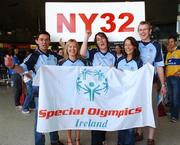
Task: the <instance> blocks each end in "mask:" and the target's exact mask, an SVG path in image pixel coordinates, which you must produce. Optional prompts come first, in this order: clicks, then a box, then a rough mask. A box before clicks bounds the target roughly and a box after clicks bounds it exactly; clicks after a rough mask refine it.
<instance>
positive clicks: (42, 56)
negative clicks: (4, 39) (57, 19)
mask: <svg viewBox="0 0 180 145" xmlns="http://www.w3.org/2000/svg"><path fill="white" fill-rule="evenodd" d="M151 32H152V27H151V24H150V23H149V22H146V21H142V22H140V24H139V26H138V33H139V35H140V38H141V41H140V42H139V43H138V42H137V41H136V39H135V38H133V37H127V38H126V39H125V40H124V42H123V48H124V54H123V56H122V55H121V54H120V53H119V54H116V53H115V52H114V51H111V50H110V49H109V47H108V46H109V41H108V38H107V36H106V34H105V33H103V32H98V33H97V34H96V35H95V39H94V40H95V44H96V46H97V49H91V50H89V49H88V40H89V38H90V36H91V32H86V33H85V37H84V40H83V43H82V45H81V48H80V47H79V44H78V42H77V41H76V40H75V39H69V40H68V41H67V42H66V45H65V54H64V58H65V59H62V60H61V61H60V62H58V61H57V58H56V57H55V56H54V54H52V52H50V51H49V50H48V47H49V45H50V34H49V33H48V32H46V31H41V32H40V33H39V34H38V35H37V38H36V40H35V42H36V44H37V45H38V48H37V49H36V51H35V52H34V53H32V54H31V55H29V56H28V57H27V58H26V59H25V60H24V62H23V63H22V64H20V65H16V64H15V63H14V61H13V58H12V57H11V56H8V55H7V56H6V57H5V65H6V66H7V67H8V68H11V69H13V70H14V71H15V72H16V73H19V74H23V73H24V72H26V71H32V78H34V76H35V74H36V72H37V71H38V69H39V68H40V67H41V66H42V65H57V64H58V65H62V66H84V65H86V63H85V62H84V61H83V58H84V59H87V58H88V59H89V61H90V64H91V65H92V66H109V67H113V66H114V67H116V68H117V69H120V70H121V71H123V70H129V71H135V70H137V69H139V68H140V67H142V66H143V64H146V63H150V64H152V65H153V66H154V67H155V75H154V81H153V91H152V104H153V105H152V108H153V113H154V118H155V122H156V127H157V126H158V121H157V117H158V116H157V102H156V96H157V90H156V89H157V81H156V77H159V80H160V83H161V90H160V92H161V93H162V95H165V94H166V91H167V90H166V84H165V76H164V70H163V66H164V60H163V55H162V50H161V47H160V44H159V43H158V42H157V41H153V40H151V39H150V36H151ZM117 47H120V46H117ZM117 49H118V48H117ZM178 71H180V70H178ZM170 82H171V81H170ZM38 89H39V88H38V87H37V86H33V89H32V90H33V96H34V99H35V107H36V113H35V130H34V134H35V145H45V135H44V134H43V133H39V132H37V131H36V127H37V115H38V114H37V113H38V112H37V109H38V95H39V94H38ZM172 117H173V116H172ZM176 119H178V118H176ZM148 130H149V133H148V139H147V145H155V141H154V135H155V128H152V127H148ZM71 132H72V131H71V130H67V143H66V144H67V145H73V144H74V141H75V145H80V131H79V130H76V131H75V140H73V139H72V137H71ZM136 138H139V139H142V138H143V134H142V129H141V128H136V129H133V128H132V129H126V130H119V131H118V141H117V144H118V145H134V144H135V140H136ZM50 140H51V145H63V143H62V142H60V141H59V136H58V132H57V131H55V132H50ZM91 145H107V142H106V132H105V131H96V130H93V131H91Z"/></svg>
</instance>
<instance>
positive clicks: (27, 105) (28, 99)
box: [23, 80, 34, 111]
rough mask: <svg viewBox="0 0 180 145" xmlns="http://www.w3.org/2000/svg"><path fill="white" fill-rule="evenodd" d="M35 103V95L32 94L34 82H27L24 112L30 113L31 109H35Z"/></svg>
mask: <svg viewBox="0 0 180 145" xmlns="http://www.w3.org/2000/svg"><path fill="white" fill-rule="evenodd" d="M33 103H34V100H33V94H32V81H31V80H30V81H28V82H26V97H25V101H24V104H23V110H24V111H28V110H29V108H33V106H32V104H33Z"/></svg>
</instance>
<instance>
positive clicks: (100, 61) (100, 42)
mask: <svg viewBox="0 0 180 145" xmlns="http://www.w3.org/2000/svg"><path fill="white" fill-rule="evenodd" d="M91 34H92V33H91V32H86V33H85V37H84V41H83V43H82V45H81V50H80V54H81V56H82V57H83V58H87V57H88V58H89V59H90V61H91V64H92V65H93V66H109V67H112V66H115V62H116V55H115V54H112V53H111V52H110V50H109V47H108V45H109V42H108V38H107V36H106V34H104V33H103V32H98V33H97V34H96V35H95V39H94V41H95V43H96V46H97V49H92V50H89V51H88V46H87V45H88V40H89V37H90V36H91ZM105 135H106V132H105V131H97V130H93V131H91V145H107V142H106V137H105Z"/></svg>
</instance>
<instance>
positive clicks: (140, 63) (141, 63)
mask: <svg viewBox="0 0 180 145" xmlns="http://www.w3.org/2000/svg"><path fill="white" fill-rule="evenodd" d="M136 63H137V66H138V69H139V68H141V67H142V66H143V61H142V60H141V59H140V58H139V59H138V60H137V61H136Z"/></svg>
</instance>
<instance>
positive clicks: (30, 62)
mask: <svg viewBox="0 0 180 145" xmlns="http://www.w3.org/2000/svg"><path fill="white" fill-rule="evenodd" d="M39 55H40V54H39V53H38V52H34V53H32V54H30V55H28V56H27V57H26V58H25V59H24V62H23V63H22V64H21V66H22V67H23V68H24V70H25V71H26V70H28V71H30V70H32V71H34V72H35V69H34V66H35V64H36V63H37V60H38V58H39Z"/></svg>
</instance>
